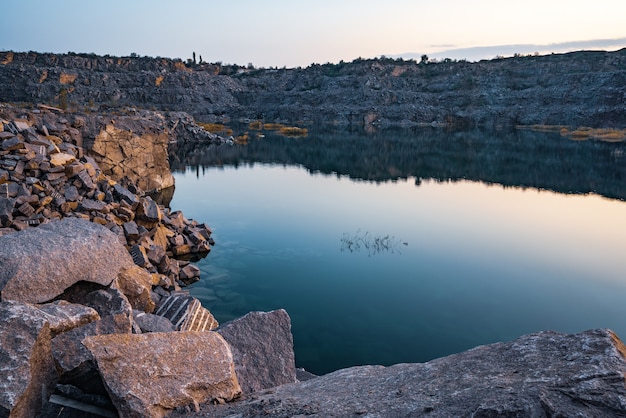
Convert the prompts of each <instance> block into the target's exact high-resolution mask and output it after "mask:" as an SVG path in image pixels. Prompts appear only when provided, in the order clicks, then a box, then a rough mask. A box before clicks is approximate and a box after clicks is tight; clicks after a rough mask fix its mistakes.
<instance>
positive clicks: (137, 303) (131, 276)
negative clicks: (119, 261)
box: [115, 266, 155, 313]
mask: <svg viewBox="0 0 626 418" xmlns="http://www.w3.org/2000/svg"><path fill="white" fill-rule="evenodd" d="M115 285H116V286H117V287H118V288H119V289H120V290H121V291H122V293H124V295H126V297H127V298H128V301H129V302H130V305H131V306H132V307H133V309H138V310H140V311H143V312H147V313H152V312H153V311H154V308H155V304H154V302H153V301H152V298H151V297H150V291H151V290H152V276H151V275H150V273H148V272H147V271H146V270H145V269H143V268H140V267H139V266H131V267H128V268H124V269H122V271H120V274H119V275H118V276H117V280H116V281H115Z"/></svg>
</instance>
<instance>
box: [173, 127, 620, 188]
mask: <svg viewBox="0 0 626 418" xmlns="http://www.w3.org/2000/svg"><path fill="white" fill-rule="evenodd" d="M624 150H626V144H624V143H605V142H597V141H585V142H575V141H570V140H568V139H566V138H562V137H561V136H560V135H559V134H556V133H538V132H529V131H508V132H479V131H473V132H445V131H441V130H434V129H422V130H398V131H396V130H387V131H383V132H379V133H376V134H369V135H368V134H364V133H362V132H344V131H339V132H330V133H327V132H326V133H322V132H315V130H311V132H310V134H309V136H308V137H307V138H285V137H282V136H279V135H272V134H271V133H268V135H267V136H266V138H265V139H256V140H250V142H249V143H248V144H247V145H220V146H209V147H198V146H197V145H187V146H185V145H179V146H178V147H177V148H172V150H171V152H172V155H171V166H172V169H173V170H174V171H179V172H180V171H184V170H185V168H188V167H193V170H195V172H196V176H198V177H200V176H201V175H202V174H203V173H204V170H205V169H206V168H207V167H215V166H226V165H228V166H234V167H238V166H239V165H242V164H251V163H252V164H253V163H271V164H282V165H300V166H304V167H306V168H307V169H308V170H309V171H310V172H314V173H323V174H327V175H335V176H338V177H341V176H347V177H349V178H351V179H354V180H364V181H372V182H387V181H397V180H400V179H408V178H414V179H415V182H416V184H418V185H419V184H420V182H421V181H422V180H425V179H433V180H435V181H458V180H474V181H480V182H483V183H488V184H491V183H497V184H501V185H503V186H505V187H508V186H514V187H522V188H528V187H531V188H536V189H545V190H552V191H555V192H559V193H575V194H587V193H597V194H600V195H603V196H606V197H609V198H615V199H621V200H626V187H624V184H625V182H626V156H625V154H624Z"/></svg>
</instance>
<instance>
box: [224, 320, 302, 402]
mask: <svg viewBox="0 0 626 418" xmlns="http://www.w3.org/2000/svg"><path fill="white" fill-rule="evenodd" d="M217 332H219V333H220V334H221V335H222V337H224V339H225V340H226V341H227V342H228V343H229V344H230V346H231V350H232V352H233V358H234V361H235V372H236V373H237V378H238V379H239V385H241V390H242V391H243V393H252V392H256V391H259V390H263V389H269V388H272V387H275V386H280V385H284V384H286V383H293V382H295V381H296V363H295V358H294V353H293V336H292V335H291V319H290V318H289V315H288V314H287V312H286V311H285V310H284V309H279V310H276V311H272V312H250V313H248V314H246V315H245V316H243V317H241V318H238V319H235V320H233V321H230V322H228V323H226V324H223V325H222V326H220V327H219V328H218V329H217Z"/></svg>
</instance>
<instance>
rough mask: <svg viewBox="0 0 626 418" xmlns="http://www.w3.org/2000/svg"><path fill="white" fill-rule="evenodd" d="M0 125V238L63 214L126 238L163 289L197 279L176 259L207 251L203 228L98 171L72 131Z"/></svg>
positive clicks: (25, 122)
mask: <svg viewBox="0 0 626 418" xmlns="http://www.w3.org/2000/svg"><path fill="white" fill-rule="evenodd" d="M47 120H50V118H48V119H47ZM83 123H84V122H83ZM0 124H1V125H2V129H1V132H0V133H2V136H1V137H0V138H1V143H0V236H2V235H7V234H9V233H12V232H14V231H21V230H24V229H26V228H28V227H32V226H38V225H40V224H45V223H48V222H49V221H51V220H57V219H62V218H66V217H76V218H81V219H86V220H89V221H91V222H93V223H97V224H100V225H104V226H106V227H107V228H108V229H109V230H111V231H112V232H113V233H114V234H116V235H117V236H118V237H119V239H120V240H122V241H123V242H125V243H126V246H127V249H128V251H129V253H130V254H131V256H132V257H133V261H134V262H135V264H137V265H138V266H140V267H142V268H144V269H146V270H147V271H148V272H149V273H150V274H152V275H154V281H156V282H158V285H160V286H161V287H163V288H164V289H166V290H168V291H178V290H180V289H181V287H184V286H185V285H188V284H190V283H193V282H194V281H197V280H198V278H199V270H197V269H196V268H194V266H192V265H191V264H189V263H188V262H187V261H183V260H180V259H176V258H177V257H178V258H179V257H192V256H203V255H206V254H207V253H208V252H209V251H210V250H211V245H213V244H214V241H213V239H212V238H211V230H210V228H209V227H207V226H206V225H204V224H199V223H198V222H196V221H193V220H188V219H186V218H185V217H184V216H183V215H182V213H181V212H178V211H176V212H170V210H169V209H168V208H166V207H164V206H163V205H159V204H157V203H156V202H155V201H154V200H153V199H152V198H151V197H150V196H148V195H146V194H145V193H144V192H143V191H142V190H141V189H140V188H139V187H137V186H136V185H135V184H134V183H133V182H132V181H130V180H129V179H128V178H122V179H120V181H119V182H118V181H114V180H113V179H112V178H111V177H110V176H108V175H105V174H104V172H103V170H102V169H101V168H100V166H99V165H98V163H97V162H96V160H95V159H93V158H91V157H89V156H87V155H86V153H85V150H84V149H83V148H82V147H80V146H78V145H75V144H73V143H72V142H68V141H71V139H72V135H71V132H70V131H71V129H73V128H66V129H63V128H60V126H61V125H60V124H58V125H53V124H52V123H48V124H44V123H41V124H39V125H31V122H30V120H29V119H27V118H22V119H14V120H11V121H8V120H3V119H0ZM75 124H76V123H75ZM48 125H50V126H48ZM118 131H119V129H118ZM50 132H54V135H50ZM74 137H75V135H74ZM81 142H82V141H81Z"/></svg>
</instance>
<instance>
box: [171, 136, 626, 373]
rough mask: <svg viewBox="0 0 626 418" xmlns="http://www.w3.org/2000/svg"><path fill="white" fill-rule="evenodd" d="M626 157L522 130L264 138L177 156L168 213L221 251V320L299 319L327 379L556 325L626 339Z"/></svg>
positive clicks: (298, 343)
mask: <svg viewBox="0 0 626 418" xmlns="http://www.w3.org/2000/svg"><path fill="white" fill-rule="evenodd" d="M624 148H625V146H624V145H623V144H604V143H590V142H580V143H574V142H572V141H569V140H567V139H563V138H561V137H559V136H558V135H548V134H530V133H519V132H512V133H502V134H497V135H495V134H483V133H467V134H463V133H456V134H446V133H441V132H429V133H428V134H425V133H422V132H388V133H382V134H378V135H373V136H372V135H363V134H349V133H342V134H312V135H310V136H309V137H307V138H281V137H272V136H271V135H269V134H268V136H267V137H266V138H265V139H263V140H256V141H251V142H250V144H248V145H245V146H220V147H210V148H207V149H197V148H196V149H192V150H189V149H188V150H183V149H181V150H179V152H178V155H177V157H175V158H173V164H172V165H173V167H174V168H175V169H176V172H175V177H176V191H175V194H174V198H173V200H172V202H171V204H170V206H171V207H172V208H173V209H180V210H182V211H183V212H184V213H185V215H186V216H187V217H188V218H193V219H196V220H198V221H200V222H206V223H207V224H208V225H210V226H211V227H212V229H213V237H214V239H215V241H216V245H215V247H214V248H213V250H212V252H211V253H210V254H209V255H208V256H207V257H206V258H205V259H203V260H200V261H199V262H198V266H199V267H200V269H201V270H202V280H201V281H200V282H198V283H196V284H194V285H193V286H192V287H191V289H190V291H191V294H192V295H194V296H196V297H197V298H199V299H200V300H201V301H202V303H203V304H204V305H205V306H206V307H207V308H209V309H210V310H211V312H212V313H213V314H214V315H215V317H216V318H217V319H218V321H220V322H222V323H223V322H226V321H228V320H231V319H233V318H236V317H239V316H241V315H244V314H245V313H247V312H249V311H251V310H263V311H267V310H272V309H277V308H284V309H286V310H287V311H288V312H289V314H290V316H291V319H292V332H293V335H294V344H295V352H296V363H297V366H299V367H304V368H305V369H307V370H309V371H311V372H313V373H317V374H322V373H327V372H329V371H332V370H335V369H338V368H342V367H348V366H352V365H360V364H383V365H389V364H394V363H399V362H424V361H428V360H430V359H433V358H436V357H441V356H444V355H447V354H451V353H455V352H459V351H462V350H465V349H468V348H471V347H474V346H476V345H480V344H486V343H491V342H496V341H507V340H511V339H514V338H516V337H518V336H520V335H522V334H526V333H531V332H536V331H540V330H547V329H551V330H557V331H562V332H578V331H582V330H585V329H590V328H597V327H606V328H611V329H613V330H615V331H616V332H617V333H618V335H620V336H622V337H625V338H626V321H625V318H626V303H624V301H625V299H626V256H625V253H626V203H625V202H624V201H623V200H621V199H623V196H624V194H626V171H625V170H626V169H625V167H624V166H625V165H626V157H624V156H623V150H624ZM603 195H604V196H603ZM607 196H608V197H607Z"/></svg>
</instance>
